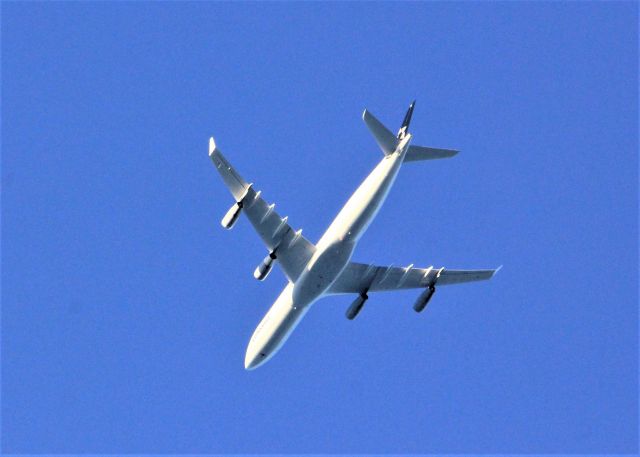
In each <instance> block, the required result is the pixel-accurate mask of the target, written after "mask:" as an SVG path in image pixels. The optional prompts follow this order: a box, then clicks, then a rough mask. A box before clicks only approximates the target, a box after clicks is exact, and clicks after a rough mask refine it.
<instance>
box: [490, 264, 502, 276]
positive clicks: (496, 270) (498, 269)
mask: <svg viewBox="0 0 640 457" xmlns="http://www.w3.org/2000/svg"><path fill="white" fill-rule="evenodd" d="M500 270H502V265H500V266H499V267H498V268H496V269H495V270H493V274H492V275H491V277H492V278H493V277H494V276H495V275H496V274H497V273H498V272H499V271H500Z"/></svg>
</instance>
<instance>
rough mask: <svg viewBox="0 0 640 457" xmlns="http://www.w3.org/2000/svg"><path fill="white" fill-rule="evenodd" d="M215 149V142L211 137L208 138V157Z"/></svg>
mask: <svg viewBox="0 0 640 457" xmlns="http://www.w3.org/2000/svg"><path fill="white" fill-rule="evenodd" d="M215 150H216V142H215V141H214V139H213V137H211V138H209V157H211V155H212V154H213V151H215Z"/></svg>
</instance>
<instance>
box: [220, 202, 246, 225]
mask: <svg viewBox="0 0 640 457" xmlns="http://www.w3.org/2000/svg"><path fill="white" fill-rule="evenodd" d="M241 212H242V202H237V203H234V204H233V206H232V207H231V208H229V211H227V214H225V215H224V217H223V218H222V221H220V224H221V225H222V226H223V227H224V228H226V229H227V230H230V229H232V228H233V226H234V225H235V223H236V221H237V220H238V217H239V216H240V213H241Z"/></svg>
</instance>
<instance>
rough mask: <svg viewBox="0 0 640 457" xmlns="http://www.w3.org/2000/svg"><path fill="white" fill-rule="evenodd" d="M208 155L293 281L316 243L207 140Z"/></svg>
mask: <svg viewBox="0 0 640 457" xmlns="http://www.w3.org/2000/svg"><path fill="white" fill-rule="evenodd" d="M209 157H211V160H212V161H213V164H214V165H215V167H216V169H217V170H218V172H219V173H220V176H222V180H223V181H224V183H225V184H226V186H227V187H228V188H229V190H230V191H231V194H232V195H233V197H234V198H235V199H236V202H238V203H242V212H243V213H244V214H246V216H247V218H248V219H249V221H250V222H251V224H252V225H253V227H254V228H255V230H256V232H258V235H260V238H262V241H263V242H264V244H265V245H266V246H267V249H268V250H269V251H270V252H273V251H275V254H276V256H277V261H278V263H280V266H281V267H282V270H283V271H284V274H285V275H286V276H287V278H288V279H289V281H292V282H294V281H295V280H296V279H298V276H300V273H302V271H303V270H304V267H305V266H306V265H307V263H309V260H311V257H312V256H313V253H314V252H315V250H316V247H315V246H314V245H313V243H311V242H310V241H309V240H307V239H306V238H305V237H303V236H302V230H298V231H294V230H293V228H291V226H290V225H289V224H288V218H287V217H284V218H283V217H280V215H279V214H278V213H277V212H276V211H275V209H274V208H275V204H273V203H272V204H269V203H267V202H266V201H265V200H264V198H262V196H261V193H260V192H259V191H258V192H256V191H255V190H254V188H253V185H252V184H248V183H247V182H246V181H245V180H244V179H243V178H242V176H240V174H238V172H237V171H236V170H235V169H234V168H233V167H232V166H231V164H230V163H229V162H228V161H227V159H226V158H225V157H224V156H223V155H222V153H221V152H220V150H219V149H218V148H217V147H216V144H215V142H214V141H213V138H211V139H210V140H209Z"/></svg>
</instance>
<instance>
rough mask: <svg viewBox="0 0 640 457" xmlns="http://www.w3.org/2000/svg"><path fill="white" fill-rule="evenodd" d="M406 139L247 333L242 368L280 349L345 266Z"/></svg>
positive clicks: (390, 182) (351, 200) (392, 173)
mask: <svg viewBox="0 0 640 457" xmlns="http://www.w3.org/2000/svg"><path fill="white" fill-rule="evenodd" d="M410 141H411V135H410V134H407V135H406V136H405V137H404V138H403V140H402V141H401V142H400V143H399V144H398V147H397V149H396V151H395V152H394V153H393V154H389V155H387V156H385V157H384V158H383V159H382V160H381V161H380V163H379V164H378V165H377V166H376V167H375V168H374V169H373V171H372V172H371V173H370V174H369V176H367V178H366V179H365V180H364V181H363V182H362V184H360V186H359V187H358V189H357V190H356V191H355V192H354V193H353V195H352V196H351V198H349V200H348V201H347V203H346V204H345V205H344V207H343V208H342V210H340V212H339V213H338V215H337V216H336V218H335V219H334V221H333V222H332V223H331V225H330V226H329V228H328V229H327V231H326V232H325V233H324V235H322V237H321V238H320V241H318V243H317V251H316V252H315V254H314V255H313V257H312V258H311V260H310V261H309V263H308V264H307V266H306V268H305V270H304V272H303V273H302V275H301V276H300V277H299V278H298V280H297V281H296V282H295V284H293V283H289V284H288V285H287V286H286V287H285V288H284V290H283V291H282V293H281V294H280V296H279V297H278V299H277V300H276V301H275V303H274V304H273V306H271V308H270V309H269V311H268V312H267V314H266V315H265V316H264V318H263V319H262V321H261V322H260V324H258V327H257V328H256V329H255V331H254V332H253V335H252V336H251V340H250V341H249V346H248V347H247V352H246V356H245V361H244V366H245V368H246V369H253V368H256V367H257V366H259V365H261V364H263V363H265V362H266V361H267V360H269V358H271V357H272V356H273V355H274V354H275V353H276V352H277V351H278V349H280V347H282V345H283V344H284V342H285V341H286V340H287V338H288V337H289V335H291V332H293V330H294V329H295V328H296V326H297V325H298V324H299V323H300V321H301V320H302V318H303V317H304V315H305V314H306V313H307V311H309V309H310V308H311V305H312V304H313V303H314V302H315V301H316V300H318V299H319V298H320V297H322V296H323V295H325V294H326V293H327V290H328V289H329V287H330V286H331V284H332V283H333V282H334V281H335V280H336V278H338V276H339V275H340V273H341V272H342V270H343V269H344V268H345V267H346V266H347V264H348V263H349V261H350V260H351V255H352V254H353V251H354V249H355V247H356V244H357V243H358V241H359V239H360V237H361V236H362V235H363V234H364V232H365V231H366V230H367V228H368V227H369V224H371V222H372V221H373V219H374V218H375V217H376V215H377V214H378V211H379V210H380V207H381V206H382V204H383V203H384V201H385V200H386V198H387V195H388V194H389V190H391V187H392V185H393V183H394V181H395V180H396V177H397V176H398V171H399V170H400V165H401V164H402V161H403V159H404V155H405V153H406V151H407V148H408V147H409V143H410Z"/></svg>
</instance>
